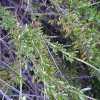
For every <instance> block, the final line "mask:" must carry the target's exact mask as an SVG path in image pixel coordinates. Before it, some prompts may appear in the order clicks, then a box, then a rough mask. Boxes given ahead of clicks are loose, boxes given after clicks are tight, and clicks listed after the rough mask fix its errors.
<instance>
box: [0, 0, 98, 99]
mask: <svg viewBox="0 0 100 100" xmlns="http://www.w3.org/2000/svg"><path fill="white" fill-rule="evenodd" d="M34 2H35V1H34V0H33V2H32V3H31V4H29V5H31V7H32V8H31V10H32V9H35V10H37V12H36V11H35V10H34V11H35V12H34V11H33V12H30V11H28V12H26V13H24V14H25V16H23V17H22V19H21V17H20V20H21V23H20V21H19V23H17V22H18V19H16V15H14V14H13V13H12V11H9V10H7V9H6V7H0V18H1V20H0V26H1V27H2V28H4V29H5V30H8V31H9V34H10V37H11V38H10V39H11V40H13V43H14V45H13V48H14V49H15V51H14V53H15V58H14V61H13V62H12V63H11V62H10V63H11V64H10V65H9V66H8V67H7V68H5V69H3V71H2V70H1V71H0V82H1V84H0V97H1V98H4V99H7V100H10V98H12V99H13V100H16V99H19V100H24V99H25V100H35V99H39V100H44V99H45V100H88V99H90V100H96V99H100V97H99V94H98V93H99V92H100V90H99V84H100V78H99V75H100V67H99V65H100V35H99V30H100V29H99V27H100V25H99V23H100V22H99V18H100V14H99V13H100V11H98V10H97V8H96V7H95V6H94V5H95V3H91V2H90V1H89V0H83V1H80V0H68V1H66V2H65V1H64V0H55V1H52V0H50V1H48V2H47V3H45V2H43V1H41V0H40V1H36V2H39V3H40V5H37V3H36V2H35V3H34ZM64 3H66V5H67V6H64ZM98 3H99V2H98ZM41 4H42V5H41ZM62 5H63V7H62ZM48 7H49V8H48ZM54 9H55V10H54ZM27 13H31V18H29V19H32V22H31V23H28V24H25V23H24V22H23V21H22V20H23V19H24V17H25V18H26V16H27ZM48 13H49V14H48ZM18 16H20V15H18ZM18 16H17V17H18ZM51 16H52V17H51ZM25 20H26V19H25ZM27 20H28V18H27ZM26 22H27V21H26ZM22 23H23V24H22ZM24 24H25V25H24ZM0 35H1V34H0ZM56 36H57V37H56ZM1 39H2V38H1V37H0V41H1ZM64 40H65V41H64ZM0 44H1V42H0ZM6 44H7V43H6ZM8 46H9V45H8ZM11 46H12V44H11ZM9 47H10V46H9ZM10 51H11V50H10ZM0 52H1V48H0ZM0 61H1V59H0ZM5 63H6V64H8V63H7V62H5ZM0 64H1V62H0ZM1 66H2V65H0V68H2V67H1ZM7 71H8V72H9V73H8V74H9V77H10V78H8V80H7V79H5V78H3V77H2V76H4V75H6V74H4V73H7ZM2 73H3V74H2ZM6 76H7V75H6ZM7 77H8V76H7ZM10 81H11V82H10ZM2 83H4V84H2ZM2 85H3V86H4V87H9V88H10V89H8V90H6V89H5V88H4V89H2V88H1V86H2ZM97 92H98V93H97ZM11 95H12V96H11ZM14 95H17V97H15V98H14V97H13V96H14ZM95 95H96V96H95Z"/></svg>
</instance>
